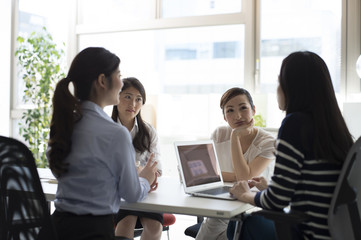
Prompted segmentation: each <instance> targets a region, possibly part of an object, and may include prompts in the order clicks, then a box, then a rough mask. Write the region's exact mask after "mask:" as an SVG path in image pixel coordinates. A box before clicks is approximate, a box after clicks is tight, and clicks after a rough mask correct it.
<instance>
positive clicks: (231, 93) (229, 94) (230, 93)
mask: <svg viewBox="0 0 361 240" xmlns="http://www.w3.org/2000/svg"><path fill="white" fill-rule="evenodd" d="M238 95H246V97H247V99H248V102H249V104H250V105H251V108H252V109H254V104H253V99H252V96H251V94H250V93H249V92H248V91H247V90H246V89H244V88H239V87H234V88H230V89H228V90H227V91H226V92H225V93H223V95H222V97H221V101H220V107H221V109H222V113H223V114H224V107H225V105H226V104H227V102H228V101H229V100H231V99H232V98H234V97H235V96H238Z"/></svg>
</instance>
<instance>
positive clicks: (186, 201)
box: [38, 169, 254, 239]
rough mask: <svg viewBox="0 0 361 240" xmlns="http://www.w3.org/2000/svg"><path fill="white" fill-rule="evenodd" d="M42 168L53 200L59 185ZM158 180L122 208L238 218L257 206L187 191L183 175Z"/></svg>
mask: <svg viewBox="0 0 361 240" xmlns="http://www.w3.org/2000/svg"><path fill="white" fill-rule="evenodd" d="M38 172H39V175H40V178H41V183H42V186H43V191H44V193H45V196H46V198H47V200H48V201H53V200H54V199H55V194H56V189H57V183H56V181H54V177H52V175H51V172H50V170H42V169H41V170H38ZM49 172H50V173H49ZM158 182H159V185H158V189H157V190H156V191H154V192H151V193H149V194H148V196H147V198H146V199H144V200H143V201H141V202H136V203H127V202H125V201H122V203H121V207H120V208H124V209H128V210H129V209H131V210H136V211H145V212H146V211H150V212H160V213H174V214H184V215H193V216H204V217H216V218H225V219H238V220H239V219H240V214H242V213H243V212H246V211H248V210H252V209H254V207H253V206H252V205H250V204H246V203H242V202H240V201H231V200H221V199H213V198H204V197H194V196H190V195H188V194H185V193H184V190H183V186H182V185H181V183H180V181H179V178H173V177H160V178H159V179H158ZM239 232H240V229H239V228H238V224H237V227H236V234H235V239H236V237H238V234H239ZM237 239H238V238H237Z"/></svg>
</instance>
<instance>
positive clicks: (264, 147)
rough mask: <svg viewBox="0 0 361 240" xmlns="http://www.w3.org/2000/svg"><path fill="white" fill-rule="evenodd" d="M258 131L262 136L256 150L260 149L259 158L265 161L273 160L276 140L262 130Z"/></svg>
mask: <svg viewBox="0 0 361 240" xmlns="http://www.w3.org/2000/svg"><path fill="white" fill-rule="evenodd" d="M259 131H262V134H263V136H262V138H261V141H260V142H259V144H258V148H259V149H261V153H260V154H259V156H260V157H263V158H267V159H275V151H276V149H275V144H276V139H275V138H274V137H273V136H272V135H271V134H270V133H268V132H266V131H264V130H259Z"/></svg>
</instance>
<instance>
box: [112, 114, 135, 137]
mask: <svg viewBox="0 0 361 240" xmlns="http://www.w3.org/2000/svg"><path fill="white" fill-rule="evenodd" d="M117 122H118V123H120V124H122V122H121V121H120V119H119V117H117ZM122 125H123V124H122ZM137 132H138V121H137V119H135V121H134V125H133V127H132V130H131V131H130V135H131V136H132V138H134V136H135V134H136V133H137Z"/></svg>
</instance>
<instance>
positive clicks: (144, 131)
mask: <svg viewBox="0 0 361 240" xmlns="http://www.w3.org/2000/svg"><path fill="white" fill-rule="evenodd" d="M123 84H124V85H123V87H122V91H125V90H127V89H128V88H131V87H133V88H135V89H137V90H138V92H139V93H140V95H141V96H142V100H143V101H142V103H143V105H144V104H145V102H146V100H147V95H146V93H145V88H144V86H143V84H142V83H141V82H140V81H139V80H138V79H137V78H134V77H128V78H124V79H123ZM118 114H119V112H118V108H117V106H116V105H115V106H113V112H112V119H113V120H114V122H117V119H118ZM136 121H137V123H138V132H137V134H136V135H135V136H134V139H133V145H134V148H135V149H136V150H137V151H138V152H140V153H143V152H144V151H146V150H147V151H150V145H151V140H150V133H149V131H148V128H147V127H146V126H145V123H144V120H143V119H142V115H141V110H140V111H139V113H138V114H137V116H136Z"/></svg>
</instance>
